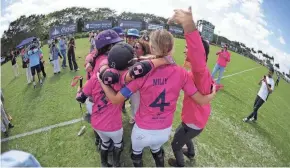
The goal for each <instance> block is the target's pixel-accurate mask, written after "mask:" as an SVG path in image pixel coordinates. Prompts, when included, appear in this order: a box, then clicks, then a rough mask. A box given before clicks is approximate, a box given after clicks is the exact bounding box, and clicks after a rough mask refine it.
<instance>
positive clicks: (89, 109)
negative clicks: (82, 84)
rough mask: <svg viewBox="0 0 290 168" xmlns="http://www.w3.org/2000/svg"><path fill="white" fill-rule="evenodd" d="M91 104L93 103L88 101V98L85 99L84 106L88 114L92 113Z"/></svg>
mask: <svg viewBox="0 0 290 168" xmlns="http://www.w3.org/2000/svg"><path fill="white" fill-rule="evenodd" d="M93 105H94V103H93V102H91V101H90V98H87V99H86V108H87V111H88V113H89V114H91V115H92V111H93Z"/></svg>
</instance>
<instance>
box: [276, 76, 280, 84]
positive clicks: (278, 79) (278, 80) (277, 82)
mask: <svg viewBox="0 0 290 168" xmlns="http://www.w3.org/2000/svg"><path fill="white" fill-rule="evenodd" d="M279 82H280V75H278V78H277V80H276V82H275V86H278V85H279Z"/></svg>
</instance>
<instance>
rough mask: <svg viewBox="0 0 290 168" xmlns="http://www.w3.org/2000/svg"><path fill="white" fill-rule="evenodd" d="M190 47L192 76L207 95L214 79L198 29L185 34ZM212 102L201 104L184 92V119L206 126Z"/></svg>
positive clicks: (188, 56)
mask: <svg viewBox="0 0 290 168" xmlns="http://www.w3.org/2000/svg"><path fill="white" fill-rule="evenodd" d="M185 39H186V44H187V48H188V52H187V58H188V61H189V62H190V64H191V72H189V76H190V78H191V79H192V80H193V81H194V84H195V86H196V87H197V89H198V91H199V92H200V93H201V94H203V95H207V94H210V93H211V87H212V85H213V84H214V80H213V79H212V77H211V74H210V71H209V69H208V67H207V65H206V57H205V51H204V47H203V44H202V41H201V37H200V35H199V33H198V31H194V32H192V33H189V34H186V35H185ZM210 110H211V109H210V104H207V105H199V104H197V103H196V102H195V101H194V100H193V99H192V98H191V97H190V96H189V95H187V94H184V99H183V107H182V114H181V117H182V121H183V122H184V123H186V124H194V125H195V126H197V127H199V128H204V127H205V125H206V123H207V121H208V118H209V116H210Z"/></svg>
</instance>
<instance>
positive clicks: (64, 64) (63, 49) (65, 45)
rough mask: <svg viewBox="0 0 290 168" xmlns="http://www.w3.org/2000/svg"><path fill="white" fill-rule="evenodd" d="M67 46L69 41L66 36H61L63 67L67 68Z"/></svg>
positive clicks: (60, 47)
mask: <svg viewBox="0 0 290 168" xmlns="http://www.w3.org/2000/svg"><path fill="white" fill-rule="evenodd" d="M66 47H67V42H66V39H65V36H61V39H60V40H59V50H60V53H61V55H62V56H63V60H62V65H61V67H62V68H66V67H67V66H66Z"/></svg>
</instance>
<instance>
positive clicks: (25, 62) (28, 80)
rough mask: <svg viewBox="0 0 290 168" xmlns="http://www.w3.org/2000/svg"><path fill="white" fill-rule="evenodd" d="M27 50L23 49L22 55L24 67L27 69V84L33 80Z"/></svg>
mask: <svg viewBox="0 0 290 168" xmlns="http://www.w3.org/2000/svg"><path fill="white" fill-rule="evenodd" d="M25 54H27V53H26V52H25V48H23V49H22V50H21V57H22V68H23V69H25V71H26V79H27V84H30V83H31V81H32V75H31V69H30V68H29V67H28V66H29V59H28V57H27V56H25Z"/></svg>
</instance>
